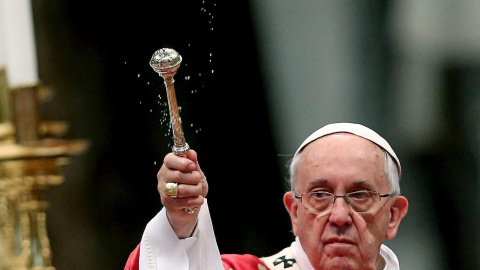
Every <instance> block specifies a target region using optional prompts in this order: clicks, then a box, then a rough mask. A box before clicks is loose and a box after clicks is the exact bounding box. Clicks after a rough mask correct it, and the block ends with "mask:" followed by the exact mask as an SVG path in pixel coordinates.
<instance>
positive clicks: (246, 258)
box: [222, 254, 270, 270]
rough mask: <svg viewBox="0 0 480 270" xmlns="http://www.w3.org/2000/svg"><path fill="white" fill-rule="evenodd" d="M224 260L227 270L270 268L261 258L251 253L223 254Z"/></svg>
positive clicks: (263, 269) (267, 269) (260, 269)
mask: <svg viewBox="0 0 480 270" xmlns="http://www.w3.org/2000/svg"><path fill="white" fill-rule="evenodd" d="M222 262H223V267H224V268H225V270H270V269H269V268H268V267H267V266H265V264H264V263H263V261H261V260H260V258H258V257H256V256H253V255H250V254H244V255H238V254H223V255H222Z"/></svg>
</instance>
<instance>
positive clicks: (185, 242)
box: [125, 123, 408, 270]
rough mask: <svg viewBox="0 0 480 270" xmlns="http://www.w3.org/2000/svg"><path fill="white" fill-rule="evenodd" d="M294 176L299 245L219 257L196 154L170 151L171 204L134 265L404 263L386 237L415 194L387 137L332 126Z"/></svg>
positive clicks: (167, 190) (308, 148) (165, 176)
mask: <svg viewBox="0 0 480 270" xmlns="http://www.w3.org/2000/svg"><path fill="white" fill-rule="evenodd" d="M290 175H291V176H290V177H291V178H290V181H291V191H289V192H287V193H285V195H284V199H283V202H284V205H285V207H286V209H287V211H288V213H289V214H290V217H291V220H292V226H293V233H294V234H295V236H296V240H295V241H294V242H293V243H292V244H291V246H290V247H287V248H285V249H284V250H282V251H280V252H279V253H278V254H275V255H273V256H271V257H266V258H258V257H255V256H253V255H222V256H220V253H219V251H218V248H217V245H216V242H215V237H214V234H213V229H212V224H211V221H210V216H209V213H208V206H207V204H206V200H205V196H206V195H207V192H208V184H207V181H206V178H205V175H204V173H203V172H202V171H201V170H200V166H199V164H198V162H197V155H196V153H195V152H194V151H190V152H189V153H188V155H187V157H186V158H182V157H178V156H175V155H173V154H169V155H167V156H166V157H165V161H164V164H163V166H162V168H161V169H160V171H159V173H158V190H159V192H160V195H161V200H162V203H163V205H164V206H165V207H164V209H163V210H162V211H161V212H160V213H159V214H158V215H157V216H156V217H155V218H154V219H153V220H152V221H150V223H149V224H148V225H147V227H146V229H145V232H144V235H143V238H142V242H141V244H140V245H139V246H138V247H137V249H136V250H135V251H134V252H132V254H131V255H130V258H129V260H128V262H127V265H126V267H125V269H182V270H183V269H190V270H193V269H198V270H200V269H202V270H203V269H204V270H223V269H227V270H230V269H234V270H252V269H255V270H257V269H259V270H265V269H270V270H276V269H289V270H298V269H301V270H311V269H316V270H320V269H344V270H347V269H370V270H373V269H384V270H393V269H399V263H398V260H397V257H396V256H395V254H394V253H393V251H392V250H390V249H389V248H388V247H386V246H385V245H383V244H382V242H383V240H384V239H392V238H394V237H395V235H396V233H397V230H398V227H399V225H400V221H401V220H402V219H403V217H404V216H405V215H406V213H407V210H408V201H407V199H406V198H405V197H403V196H400V187H399V180H400V175H401V167H400V161H399V160H398V158H397V156H396V154H395V152H394V151H393V149H392V148H391V147H390V145H389V144H388V142H387V141H385V140H384V139H383V138H382V137H380V136H379V135H378V134H377V133H375V132H374V131H373V130H371V129H369V128H367V127H364V126H362V125H358V124H350V123H337V124H331V125H327V126H325V127H323V128H321V129H319V130H317V131H316V132H314V133H313V134H312V135H310V136H309V137H308V138H307V139H306V140H305V141H304V142H303V143H302V145H301V146H300V147H299V148H298V150H297V152H296V153H295V155H294V157H293V160H292V163H291V165H290Z"/></svg>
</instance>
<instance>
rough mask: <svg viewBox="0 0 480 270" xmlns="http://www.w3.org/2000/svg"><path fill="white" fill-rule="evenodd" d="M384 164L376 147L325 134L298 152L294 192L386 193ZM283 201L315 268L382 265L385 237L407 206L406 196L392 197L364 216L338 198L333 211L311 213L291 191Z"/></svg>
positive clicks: (392, 231) (345, 136) (346, 136)
mask: <svg viewBox="0 0 480 270" xmlns="http://www.w3.org/2000/svg"><path fill="white" fill-rule="evenodd" d="M383 164H384V154H383V152H382V150H381V149H380V147H378V146H377V145H375V144H373V143H372V142H370V141H368V140H366V139H363V138H361V137H358V136H355V135H352V134H347V133H337V134H332V135H328V136H325V137H323V138H320V139H318V140H316V141H314V142H312V143H310V144H309V145H308V146H307V147H306V148H305V149H304V150H303V152H302V154H301V157H300V163H299V164H298V169H297V194H298V195H300V194H302V193H304V192H309V191H318V190H324V191H328V192H331V193H333V194H336V195H345V194H346V193H348V192H353V191H358V190H372V191H378V192H379V193H380V194H386V193H389V192H390V187H389V184H388V180H387V177H386V174H385V171H384V165H383ZM399 200H400V201H399ZM284 201H285V205H286V207H287V210H288V211H289V213H290V216H291V218H292V224H293V230H294V233H295V235H297V236H298V237H299V238H300V242H301V243H302V247H303V249H304V250H305V252H306V254H307V256H308V258H309V260H310V262H311V264H312V265H313V267H314V268H315V269H376V268H377V267H378V266H380V267H381V266H382V264H383V263H384V262H383V260H382V259H381V257H380V256H379V250H380V246H381V244H382V242H383V240H384V239H385V238H387V239H391V238H393V237H394V236H395V234H396V231H397V228H398V225H399V223H400V220H401V218H403V216H404V215H405V214H406V211H407V207H408V203H407V201H406V199H405V198H404V197H401V196H394V197H392V198H389V197H387V198H382V199H381V200H380V201H378V202H376V203H375V204H374V206H373V207H372V209H371V210H370V211H368V212H367V213H357V212H355V211H353V210H351V209H350V207H349V205H348V204H347V202H346V201H345V199H344V198H337V199H336V201H335V203H334V204H333V206H332V207H331V210H329V211H327V212H324V213H321V214H313V213H311V212H309V211H308V210H307V209H306V208H304V206H303V205H302V203H301V201H300V200H299V199H295V198H294V194H293V193H292V192H288V193H287V194H286V195H285V198H284ZM381 269H383V268H381Z"/></svg>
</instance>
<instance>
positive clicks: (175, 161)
mask: <svg viewBox="0 0 480 270" xmlns="http://www.w3.org/2000/svg"><path fill="white" fill-rule="evenodd" d="M188 153H190V151H189V152H188ZM194 156H195V161H192V160H191V159H189V158H184V157H180V156H177V155H175V154H173V153H170V154H168V155H167V156H165V159H164V160H163V165H165V166H166V167H167V168H168V169H170V170H178V171H182V172H192V171H195V170H197V167H198V165H197V164H196V161H197V159H196V154H195V155H194ZM187 157H188V156H187Z"/></svg>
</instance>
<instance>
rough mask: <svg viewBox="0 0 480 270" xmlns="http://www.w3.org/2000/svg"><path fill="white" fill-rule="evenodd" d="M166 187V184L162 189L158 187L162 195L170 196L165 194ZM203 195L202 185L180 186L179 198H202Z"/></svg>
mask: <svg viewBox="0 0 480 270" xmlns="http://www.w3.org/2000/svg"><path fill="white" fill-rule="evenodd" d="M165 185H166V183H165V184H164V185H162V186H161V187H158V189H159V190H160V193H163V195H165V196H168V195H166V194H165ZM202 194H203V186H202V184H201V183H198V184H197V185H195V186H193V185H185V184H178V194H177V198H186V197H197V196H202Z"/></svg>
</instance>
